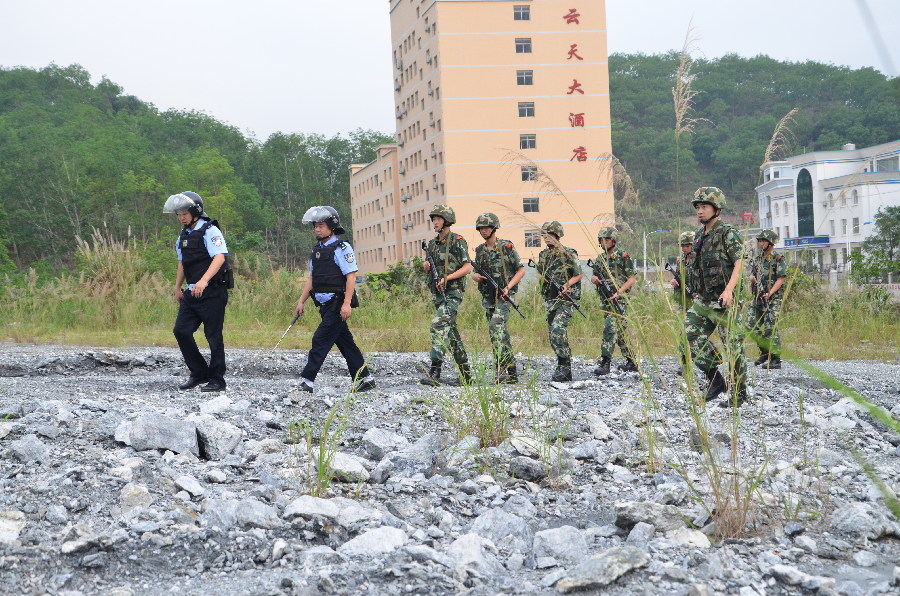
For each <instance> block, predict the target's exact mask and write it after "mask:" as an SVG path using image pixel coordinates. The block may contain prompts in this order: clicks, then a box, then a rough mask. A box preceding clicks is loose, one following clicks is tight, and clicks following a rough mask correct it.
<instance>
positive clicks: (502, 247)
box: [472, 213, 525, 383]
mask: <svg viewBox="0 0 900 596" xmlns="http://www.w3.org/2000/svg"><path fill="white" fill-rule="evenodd" d="M499 227H500V218H498V217H497V216H496V215H494V214H493V213H482V214H481V215H479V216H478V218H477V219H476V220H475V229H476V230H478V233H479V234H481V237H482V238H484V244H480V245H479V246H478V247H477V248H476V249H475V263H476V264H477V265H478V266H479V267H480V268H481V270H482V271H484V272H485V273H487V274H488V275H490V276H491V278H493V280H494V281H495V282H497V285H498V286H499V287H500V290H499V291H498V290H497V289H496V288H495V287H494V284H492V283H491V282H490V281H489V280H488V279H487V278H486V277H483V276H481V275H479V274H478V273H477V272H476V273H472V278H473V279H475V281H477V282H478V291H479V292H481V304H482V306H484V310H485V314H486V315H487V322H488V333H490V336H491V346H492V347H493V351H494V370H495V372H496V382H497V383H515V382H517V381H518V374H517V373H516V360H515V356H513V350H512V340H511V339H510V337H509V328H508V326H507V323H508V321H509V309H510V306H509V302H507V299H508V298H509V297H510V296H515V293H516V290H517V289H518V283H519V281H521V280H522V277H524V275H525V266H524V265H522V261H520V260H519V253H518V252H516V248H515V246H513V243H512V242H510V241H509V240H503V239H500V238H497V228H499Z"/></svg>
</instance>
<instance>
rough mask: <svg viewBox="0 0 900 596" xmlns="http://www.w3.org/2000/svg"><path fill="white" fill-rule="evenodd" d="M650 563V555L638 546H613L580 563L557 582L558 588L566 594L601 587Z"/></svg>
mask: <svg viewBox="0 0 900 596" xmlns="http://www.w3.org/2000/svg"><path fill="white" fill-rule="evenodd" d="M649 563H650V557H649V556H647V553H645V552H644V551H643V550H641V549H639V548H637V547H634V546H624V547H619V546H617V547H613V548H611V549H608V550H606V551H604V552H603V553H601V554H599V555H594V556H593V557H591V558H590V559H587V560H586V561H583V562H581V563H579V564H578V565H577V566H576V567H574V568H573V569H571V570H570V571H569V572H567V573H566V575H565V576H563V578H562V579H560V580H559V581H558V582H557V583H556V589H557V590H559V591H560V592H562V593H563V594H566V593H568V592H572V591H575V590H588V589H593V588H600V587H602V586H605V585H608V584H610V583H612V582H614V581H616V580H617V579H618V578H620V577H622V576H623V575H625V574H626V573H628V572H629V571H631V570H633V569H638V568H640V567H645V566H647V564H649Z"/></svg>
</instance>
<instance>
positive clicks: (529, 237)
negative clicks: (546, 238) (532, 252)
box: [525, 230, 541, 248]
mask: <svg viewBox="0 0 900 596" xmlns="http://www.w3.org/2000/svg"><path fill="white" fill-rule="evenodd" d="M540 246H541V232H540V230H525V248H538V247H540Z"/></svg>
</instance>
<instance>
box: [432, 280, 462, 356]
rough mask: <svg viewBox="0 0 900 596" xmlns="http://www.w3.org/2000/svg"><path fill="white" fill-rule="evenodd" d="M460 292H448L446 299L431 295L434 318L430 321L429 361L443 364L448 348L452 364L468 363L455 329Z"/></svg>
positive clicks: (460, 301) (438, 295)
mask: <svg viewBox="0 0 900 596" xmlns="http://www.w3.org/2000/svg"><path fill="white" fill-rule="evenodd" d="M462 299H463V295H462V292H455V291H453V290H448V291H447V292H446V298H445V297H444V296H441V295H440V294H437V295H432V297H431V301H432V303H433V304H434V308H435V313H434V318H433V319H431V361H432V362H437V363H443V362H444V353H445V352H446V351H447V349H448V348H449V350H450V354H451V355H452V356H453V360H454V362H456V363H457V364H465V363H467V362H468V361H469V357H468V355H467V354H466V348H465V346H463V342H462V338H461V337H460V336H459V329H457V328H456V315H457V313H458V312H459V305H460V304H461V303H462Z"/></svg>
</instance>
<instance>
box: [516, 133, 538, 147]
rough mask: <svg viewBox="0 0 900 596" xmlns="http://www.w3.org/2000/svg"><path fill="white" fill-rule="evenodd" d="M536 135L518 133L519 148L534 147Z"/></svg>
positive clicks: (535, 145)
mask: <svg viewBox="0 0 900 596" xmlns="http://www.w3.org/2000/svg"><path fill="white" fill-rule="evenodd" d="M536 147H537V135H519V149H535V148H536Z"/></svg>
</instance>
